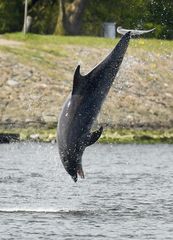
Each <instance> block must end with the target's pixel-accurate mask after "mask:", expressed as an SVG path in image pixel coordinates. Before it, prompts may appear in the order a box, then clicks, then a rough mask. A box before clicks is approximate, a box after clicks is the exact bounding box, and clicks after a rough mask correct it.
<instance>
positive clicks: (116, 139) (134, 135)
mask: <svg viewBox="0 0 173 240" xmlns="http://www.w3.org/2000/svg"><path fill="white" fill-rule="evenodd" d="M0 133H15V134H19V136H20V141H36V142H55V141H56V129H34V128H28V129H11V130H0ZM98 142H100V143H137V144H149V143H150V144H154V143H169V144H173V129H167V130H165V129H164V130H163V129H162V130H161V129H160V130H138V129H116V130H113V129H106V130H104V132H103V134H102V136H101V137H100V139H99V141H98Z"/></svg>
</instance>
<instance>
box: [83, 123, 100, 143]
mask: <svg viewBox="0 0 173 240" xmlns="http://www.w3.org/2000/svg"><path fill="white" fill-rule="evenodd" d="M102 132H103V127H102V126H101V127H100V128H99V129H98V130H96V131H94V132H92V133H90V134H89V135H88V136H87V146H90V145H92V144H94V143H95V142H96V141H97V140H98V139H99V138H100V136H101V134H102Z"/></svg>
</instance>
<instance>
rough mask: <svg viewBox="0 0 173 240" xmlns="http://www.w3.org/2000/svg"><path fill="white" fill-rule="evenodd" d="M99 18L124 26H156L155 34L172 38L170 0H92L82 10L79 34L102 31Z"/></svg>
mask: <svg viewBox="0 0 173 240" xmlns="http://www.w3.org/2000/svg"><path fill="white" fill-rule="evenodd" d="M103 22H115V23H116V25H117V26H123V27H124V28H139V29H142V28H145V29H150V28H154V27H155V28H156V30H155V32H154V33H152V35H147V36H149V37H150V36H154V37H156V38H166V39H172V38H173V30H172V26H173V1H172V0H131V1H127V0H119V1H113V0H107V1H104V0H95V1H89V4H88V8H87V9H86V11H85V16H84V24H83V34H88V35H95V34H96V35H102V24H103Z"/></svg>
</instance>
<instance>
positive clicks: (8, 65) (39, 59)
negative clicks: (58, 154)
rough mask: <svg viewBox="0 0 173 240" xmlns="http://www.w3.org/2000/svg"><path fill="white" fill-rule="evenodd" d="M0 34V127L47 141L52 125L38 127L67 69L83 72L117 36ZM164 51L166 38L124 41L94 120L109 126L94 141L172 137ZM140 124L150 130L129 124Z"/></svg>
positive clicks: (49, 117) (60, 95)
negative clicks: (126, 44)
mask: <svg viewBox="0 0 173 240" xmlns="http://www.w3.org/2000/svg"><path fill="white" fill-rule="evenodd" d="M0 40H3V41H2V42H1V41H0V58H1V66H0V75H1V79H0V86H1V96H0V101H1V106H2V107H0V123H1V124H0V126H1V128H2V129H5V128H7V130H0V132H4V131H6V132H9V131H10V132H15V133H20V139H21V140H34V141H35V140H36V141H45V142H46V141H48V142H49V141H54V139H55V129H50V130H44V129H42V126H44V127H45V128H46V129H48V128H49V127H50V126H55V125H54V124H53V123H55V122H57V116H58V115H59V111H60V110H61V106H62V104H63V102H64V100H65V98H66V96H67V95H68V94H69V92H70V91H71V88H72V79H73V74H74V69H75V67H76V66H77V65H78V64H81V72H82V74H85V73H87V72H88V71H90V70H91V69H92V68H93V67H94V66H95V65H96V64H98V63H99V62H100V61H101V60H102V59H104V57H105V56H106V55H107V54H108V53H109V52H110V51H111V49H112V48H113V47H114V46H115V45H116V43H117V42H118V40H119V39H105V38H96V37H83V36H80V37H69V36H68V37H67V36H53V35H51V36H43V35H35V34H27V35H26V36H25V35H23V34H22V33H16V34H5V35H1V36H0ZM172 49H173V41H165V40H155V39H132V40H131V41H130V45H129V48H128V51H127V54H126V55H125V58H124V61H123V64H122V67H121V69H120V71H119V76H118V77H117V79H116V80H115V84H114V85H113V86H112V88H111V90H110V92H109V95H108V97H107V99H106V102H105V104H104V106H103V108H102V111H101V114H100V116H99V123H100V124H103V125H104V126H108V128H109V126H111V128H112V129H114V130H109V129H107V130H105V131H104V133H103V135H102V137H101V139H100V142H115V143H128V142H135V143H154V142H168V143H172V142H173V140H172V139H173V130H172V129H173V121H172V116H173V81H172V80H173V78H172V76H173V70H172V62H173V52H172ZM8 124H9V129H8ZM34 124H35V125H34ZM117 126H118V129H117ZM119 126H121V127H120V128H121V129H120V128H119ZM140 126H144V129H158V130H145V131H144V130H136V129H139V128H140ZM15 127H16V129H14V128H15ZM10 128H13V129H14V130H11V129H10ZM126 128H127V129H126ZM38 129H39V130H38ZM122 129H123V130H122ZM160 129H164V130H160ZM169 129H171V130H169Z"/></svg>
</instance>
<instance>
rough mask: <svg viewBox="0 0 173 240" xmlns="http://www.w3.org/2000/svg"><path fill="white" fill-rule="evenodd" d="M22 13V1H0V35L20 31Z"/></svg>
mask: <svg viewBox="0 0 173 240" xmlns="http://www.w3.org/2000/svg"><path fill="white" fill-rule="evenodd" d="M23 12H24V6H23V0H15V1H14V0H13V1H7V0H0V33H5V32H15V31H21V30H22V25H23V15H24V13H23Z"/></svg>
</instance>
